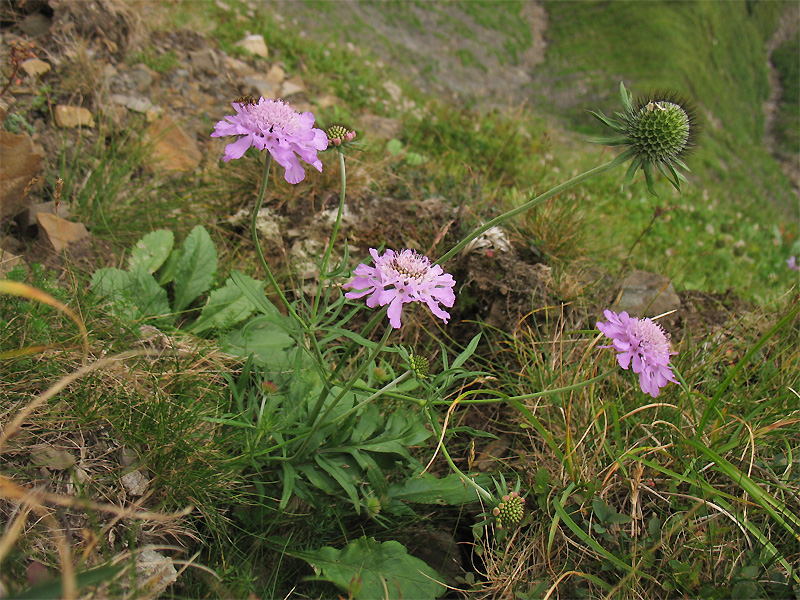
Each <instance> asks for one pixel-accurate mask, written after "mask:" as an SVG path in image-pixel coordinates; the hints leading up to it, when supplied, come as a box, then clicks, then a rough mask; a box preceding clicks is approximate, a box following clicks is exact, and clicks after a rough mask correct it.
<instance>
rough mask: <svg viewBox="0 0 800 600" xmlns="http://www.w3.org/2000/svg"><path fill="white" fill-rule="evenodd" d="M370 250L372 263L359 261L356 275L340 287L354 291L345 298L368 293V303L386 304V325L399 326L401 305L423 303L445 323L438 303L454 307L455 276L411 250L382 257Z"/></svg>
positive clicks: (448, 316) (387, 252)
mask: <svg viewBox="0 0 800 600" xmlns="http://www.w3.org/2000/svg"><path fill="white" fill-rule="evenodd" d="M369 253H370V254H371V255H372V258H373V259H374V262H375V266H374V267H370V266H368V265H365V264H363V263H362V264H360V265H358V266H357V267H356V269H355V271H353V273H354V274H355V275H356V277H355V278H354V279H353V281H351V282H350V283H346V284H344V286H343V287H345V288H349V289H352V290H355V291H352V292H348V293H347V294H345V296H346V297H347V298H362V297H363V296H366V295H368V294H369V298H367V306H369V307H370V308H374V307H375V306H378V305H380V306H386V305H387V304H388V305H389V310H388V313H387V314H388V315H389V324H390V325H391V326H392V327H394V328H395V329H399V328H400V325H401V323H400V317H401V314H402V311H403V304H406V303H407V302H424V303H425V304H426V305H427V306H428V308H429V309H431V312H432V313H433V314H434V315H436V316H437V317H439V318H440V319H441V320H442V321H444V322H445V323H447V320H448V319H449V318H450V313H447V312H445V311H444V310H442V308H441V307H440V306H439V303H440V302H441V303H442V304H444V305H445V306H453V304H454V303H455V301H456V296H455V294H454V293H453V286H454V285H455V284H456V281H455V279H453V276H452V275H450V274H449V273H445V272H444V271H443V270H442V267H440V266H439V265H432V264H431V261H430V260H429V259H428V257H427V256H422V255H421V254H418V253H417V252H415V251H414V250H402V251H400V252H395V251H394V250H387V251H386V252H384V254H383V256H378V251H377V250H375V249H374V248H370V250H369Z"/></svg>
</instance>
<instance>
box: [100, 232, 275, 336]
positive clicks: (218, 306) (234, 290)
mask: <svg viewBox="0 0 800 600" xmlns="http://www.w3.org/2000/svg"><path fill="white" fill-rule="evenodd" d="M173 244H174V235H173V234H172V232H171V231H168V230H165V229H160V230H158V231H154V232H152V233H149V234H147V235H146V236H144V237H143V238H142V239H141V240H140V241H139V242H137V243H136V245H135V246H134V247H133V248H132V249H131V255H130V258H129V260H128V270H126V271H123V270H122V269H116V268H105V269H98V270H97V271H96V272H95V273H94V275H93V276H92V280H91V288H92V291H93V292H94V293H95V295H96V296H97V297H98V298H100V299H102V300H104V301H106V302H107V303H108V306H109V308H110V310H111V311H112V312H114V314H116V315H118V316H120V317H122V318H124V319H126V320H127V321H130V322H139V321H143V320H150V321H152V322H154V323H156V324H159V325H163V326H175V325H176V324H178V325H182V326H184V327H185V328H186V330H187V331H191V332H192V333H194V334H200V333H205V332H207V331H209V330H212V329H213V330H220V331H222V330H226V329H230V328H231V327H232V326H234V325H236V324H237V323H240V322H241V321H244V320H245V319H247V317H249V316H250V315H251V314H252V313H253V311H254V310H255V309H256V306H255V305H254V304H253V302H252V301H251V300H250V298H251V297H258V295H259V294H260V295H262V296H263V289H264V284H263V283H259V282H257V281H256V280H254V279H252V278H250V277H247V276H246V275H242V274H241V273H236V272H234V273H233V274H232V275H231V277H229V278H228V279H227V280H226V281H225V283H224V284H223V286H222V287H220V288H218V289H215V290H213V291H211V293H210V294H209V295H208V298H207V300H206V302H205V304H204V305H203V307H202V309H201V310H200V315H199V316H198V317H197V319H196V320H195V321H194V322H192V323H188V324H187V322H186V319H185V318H184V319H181V320H177V319H176V314H177V313H180V312H181V311H185V309H186V308H187V307H188V306H189V305H191V304H192V303H194V302H195V301H196V300H198V299H199V297H200V296H202V295H203V294H204V293H205V292H207V291H208V290H209V289H210V287H211V285H212V283H213V281H214V279H215V277H216V273H217V253H216V250H215V248H214V243H213V242H212V241H211V237H210V236H209V234H208V231H206V229H205V228H204V227H202V226H200V225H198V226H197V227H195V228H194V229H193V230H192V231H191V233H190V234H189V235H188V237H187V238H186V240H185V241H184V243H183V245H182V247H181V248H179V249H173ZM234 278H236V281H241V282H244V284H243V285H247V286H248V289H250V290H251V293H250V295H247V294H245V292H243V291H242V288H241V287H240V286H239V285H236V284H235V283H234ZM170 292H171V296H172V300H171V301H170Z"/></svg>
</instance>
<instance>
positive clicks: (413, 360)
mask: <svg viewBox="0 0 800 600" xmlns="http://www.w3.org/2000/svg"><path fill="white" fill-rule="evenodd" d="M408 368H409V369H410V370H411V372H412V373H413V374H414V377H416V378H417V379H425V378H426V377H427V376H428V373H429V372H430V362H429V361H428V359H427V358H425V357H424V356H420V355H419V354H411V355H410V356H409V357H408Z"/></svg>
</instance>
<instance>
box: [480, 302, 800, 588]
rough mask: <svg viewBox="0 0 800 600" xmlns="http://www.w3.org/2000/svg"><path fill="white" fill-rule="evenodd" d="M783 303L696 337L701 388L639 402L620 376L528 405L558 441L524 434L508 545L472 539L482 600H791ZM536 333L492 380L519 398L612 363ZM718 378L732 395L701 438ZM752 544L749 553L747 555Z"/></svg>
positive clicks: (692, 350)
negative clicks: (679, 599) (517, 514)
mask: <svg viewBox="0 0 800 600" xmlns="http://www.w3.org/2000/svg"><path fill="white" fill-rule="evenodd" d="M775 308H777V314H775V315H774V316H769V313H767V314H765V313H763V312H758V313H754V314H742V315H740V316H738V317H735V318H732V319H731V321H729V322H728V323H727V324H725V325H724V326H723V327H722V328H720V329H718V330H716V331H714V332H712V333H709V334H707V335H701V336H700V337H694V334H695V333H698V332H691V331H688V332H686V334H685V335H684V336H683V338H682V341H681V343H680V344H679V346H678V347H677V349H678V350H679V354H678V356H677V358H676V363H677V368H678V370H679V372H681V373H682V374H683V376H684V377H685V379H686V380H687V381H688V382H689V383H690V388H689V390H691V391H688V392H687V391H681V390H680V389H679V388H678V386H671V387H668V388H666V389H665V390H664V392H665V393H664V394H663V395H662V396H663V397H659V398H658V399H657V400H656V401H651V402H643V401H642V399H641V395H640V393H639V390H638V389H637V386H636V385H635V383H633V382H631V381H630V380H628V377H627V374H625V375H626V376H625V377H622V378H618V379H612V380H607V383H604V384H602V385H600V386H599V387H598V388H597V389H594V388H589V389H587V390H585V391H581V392H578V393H575V394H572V395H570V396H569V397H562V398H554V399H553V401H551V402H550V403H540V402H537V403H535V404H530V405H529V406H528V409H529V410H530V413H524V414H528V415H529V416H528V417H527V418H524V417H523V419H522V420H521V421H520V425H521V426H523V427H525V428H530V427H531V426H532V425H533V421H532V420H531V419H536V421H538V423H541V425H543V426H544V427H545V429H546V430H547V431H548V432H549V433H550V434H551V435H552V436H553V438H552V439H553V441H554V442H555V440H559V441H558V442H555V445H553V444H543V443H542V440H541V439H540V438H539V436H537V435H534V434H533V433H532V431H531V430H530V429H528V431H531V434H530V435H529V437H528V442H527V443H526V442H525V441H524V438H522V437H521V436H520V437H517V443H518V444H519V445H520V447H519V448H518V449H517V452H518V453H519V454H520V456H521V457H522V461H521V462H520V463H517V464H516V465H515V463H514V462H510V463H506V468H513V469H515V470H516V472H517V475H518V476H519V477H520V479H522V481H523V482H525V487H526V488H527V490H528V501H529V502H528V506H529V507H532V512H531V515H530V518H529V520H528V522H527V524H524V525H523V526H522V527H521V528H520V529H519V530H517V531H516V532H514V533H513V534H512V537H511V539H510V540H509V541H507V542H505V543H502V544H499V543H496V542H493V541H492V540H491V538H483V539H481V540H479V541H478V542H477V543H478V544H480V545H482V546H483V547H484V552H483V557H484V562H485V565H486V573H485V576H486V584H485V587H484V590H483V592H482V593H478V594H477V597H499V596H501V595H508V594H515V593H516V594H522V595H524V596H527V595H529V594H534V595H544V594H548V593H549V594H553V593H556V592H557V593H559V594H567V595H570V596H576V595H583V594H591V595H596V594H602V595H604V596H605V595H610V596H613V597H617V596H618V595H621V596H624V597H650V598H670V597H674V595H675V594H687V595H689V596H709V595H710V596H709V597H729V596H732V595H733V596H735V595H737V594H745V595H748V596H749V597H770V596H773V595H776V594H777V595H778V596H780V595H783V594H787V593H789V590H790V589H791V587H792V586H793V585H796V582H795V583H793V581H794V578H796V577H797V573H796V571H794V569H795V567H794V566H793V565H796V543H797V539H796V529H794V526H793V525H792V521H793V520H794V518H793V517H792V515H796V514H798V510H800V505H799V504H798V498H797V495H796V493H795V492H793V490H796V481H795V479H796V478H795V477H794V475H791V474H790V473H791V467H790V466H789V464H788V462H786V457H787V454H786V453H787V451H790V450H789V448H794V446H796V444H795V443H794V442H793V441H792V440H796V439H797V438H798V435H800V427H798V420H797V409H796V405H797V392H796V391H792V385H793V384H794V383H796V382H795V381H794V379H795V378H794V377H793V375H791V373H794V372H796V370H797V368H798V366H800V362H799V361H800V353H798V351H797V348H796V345H795V344H794V343H793V342H792V340H793V339H794V338H796V336H797V334H798V327H799V326H800V322H798V319H797V309H796V305H795V304H793V303H792V302H791V301H788V302H782V303H781V306H780V307H775ZM780 317H783V318H780ZM531 331H532V330H530V329H525V328H523V329H521V330H520V334H519V335H518V336H517V337H516V338H513V339H511V340H509V341H508V343H507V344H506V347H507V348H508V351H509V352H512V353H516V356H517V359H516V360H515V361H512V363H515V364H517V365H518V367H517V369H514V370H511V371H506V370H505V367H503V368H502V370H501V369H497V370H495V371H494V375H495V376H496V377H498V378H499V379H501V380H502V381H504V382H506V383H507V385H508V386H509V393H510V394H518V393H526V392H529V391H533V390H540V389H547V388H549V387H553V386H555V385H558V383H557V382H553V378H554V376H559V377H563V376H564V375H565V374H566V373H568V372H570V371H571V369H570V368H569V367H568V365H574V364H576V363H583V364H584V365H585V366H584V368H583V369H581V377H584V376H588V375H591V371H590V372H589V373H588V374H587V372H586V370H587V369H590V368H591V369H592V370H593V369H594V368H604V367H603V366H600V365H599V364H598V362H602V357H601V361H597V359H596V358H594V357H593V355H595V354H598V353H600V352H601V351H600V350H598V349H596V348H592V347H591V346H586V345H585V344H574V343H568V342H566V340H564V339H559V337H558V336H557V335H556V337H555V338H553V337H552V336H551V337H550V338H549V339H548V338H546V337H545V338H542V335H541V334H532V333H531ZM557 331H558V328H556V332H557ZM732 343H733V345H732ZM759 346H760V350H759V351H758V354H757V356H758V358H757V359H756V358H755V356H754V355H753V353H752V350H753V349H754V348H755V347H759ZM606 358H607V359H608V360H610V361H613V358H612V357H611V356H610V355H609V356H607V357H606ZM590 363H594V364H593V365H592V366H591V367H590ZM739 363H742V364H739ZM492 364H494V363H492ZM503 364H504V365H505V364H508V361H503ZM743 365H745V366H744V367H743ZM742 367H743V368H742ZM489 370H490V372H491V364H490V365H489ZM737 371H738V375H735V373H734V372H737ZM575 373H576V374H577V371H575ZM557 374H560V375H557ZM724 374H728V378H726V381H730V385H729V386H728V387H727V388H726V392H725V394H724V396H722V397H721V398H720V399H719V401H718V404H716V410H715V412H714V413H713V414H714V417H713V418H712V419H711V420H710V421H708V422H707V426H706V427H705V430H700V429H699V427H700V426H702V423H703V420H702V418H701V416H702V414H703V412H704V409H705V410H706V411H707V410H708V408H707V406H708V403H709V402H710V401H711V400H710V398H711V396H712V395H715V394H716V395H717V396H718V395H719V394H718V392H719V388H718V386H719V385H720V383H719V381H720V378H721V377H722V376H724ZM692 382H697V383H696V384H695V385H692ZM790 452H791V451H790ZM743 535H744V536H745V537H746V538H747V539H749V540H750V541H751V543H752V544H753V550H751V551H747V552H743V551H742V547H741V542H742V540H743V538H742V536H743Z"/></svg>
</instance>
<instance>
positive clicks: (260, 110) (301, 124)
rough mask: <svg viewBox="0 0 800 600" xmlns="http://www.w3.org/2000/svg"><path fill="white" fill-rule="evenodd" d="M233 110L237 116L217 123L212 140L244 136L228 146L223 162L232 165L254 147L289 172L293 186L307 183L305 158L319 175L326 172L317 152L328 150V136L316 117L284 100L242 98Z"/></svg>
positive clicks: (287, 178) (289, 180) (285, 176)
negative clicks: (301, 162) (317, 124)
mask: <svg viewBox="0 0 800 600" xmlns="http://www.w3.org/2000/svg"><path fill="white" fill-rule="evenodd" d="M232 106H233V108H234V109H235V110H236V114H235V115H229V116H226V117H225V120H223V121H220V122H219V123H217V124H216V126H215V127H214V133H212V134H211V137H223V136H228V135H238V136H241V137H240V138H239V139H238V140H236V141H235V142H232V143H230V144H228V145H227V146H225V155H224V156H223V157H222V160H224V161H225V162H228V161H229V160H234V159H237V158H241V157H242V156H244V153H245V152H246V151H247V149H248V148H250V146H254V147H256V148H258V149H259V150H267V151H269V153H270V154H271V155H272V158H274V159H275V162H277V163H278V164H279V165H281V166H282V167H283V168H284V169H286V173H285V174H284V178H285V179H286V181H288V182H289V183H292V184H294V183H300V182H301V181H303V179H305V176H306V172H305V170H304V169H303V166H302V165H301V164H300V159H301V158H302V159H303V160H304V161H305V162H307V163H308V164H310V165H311V166H312V167H314V168H315V169H316V170H317V171H322V161H321V160H319V158H317V152H318V151H320V150H324V149H325V148H327V147H328V136H327V135H325V132H324V131H322V129H316V128H315V127H314V121H315V117H314V114H313V113H310V112H304V113H302V114H301V113H299V112H297V111H296V110H295V109H294V108H293V107H292V106H290V105H289V104H286V103H284V102H283V100H267V99H265V98H263V97H262V98H261V99H260V100H259V101H258V102H255V101H254V100H252V99H250V100H249V101H248V100H247V97H244V98H240V99H238V100H237V101H235V102H233V104H232ZM298 157H299V158H298Z"/></svg>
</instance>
